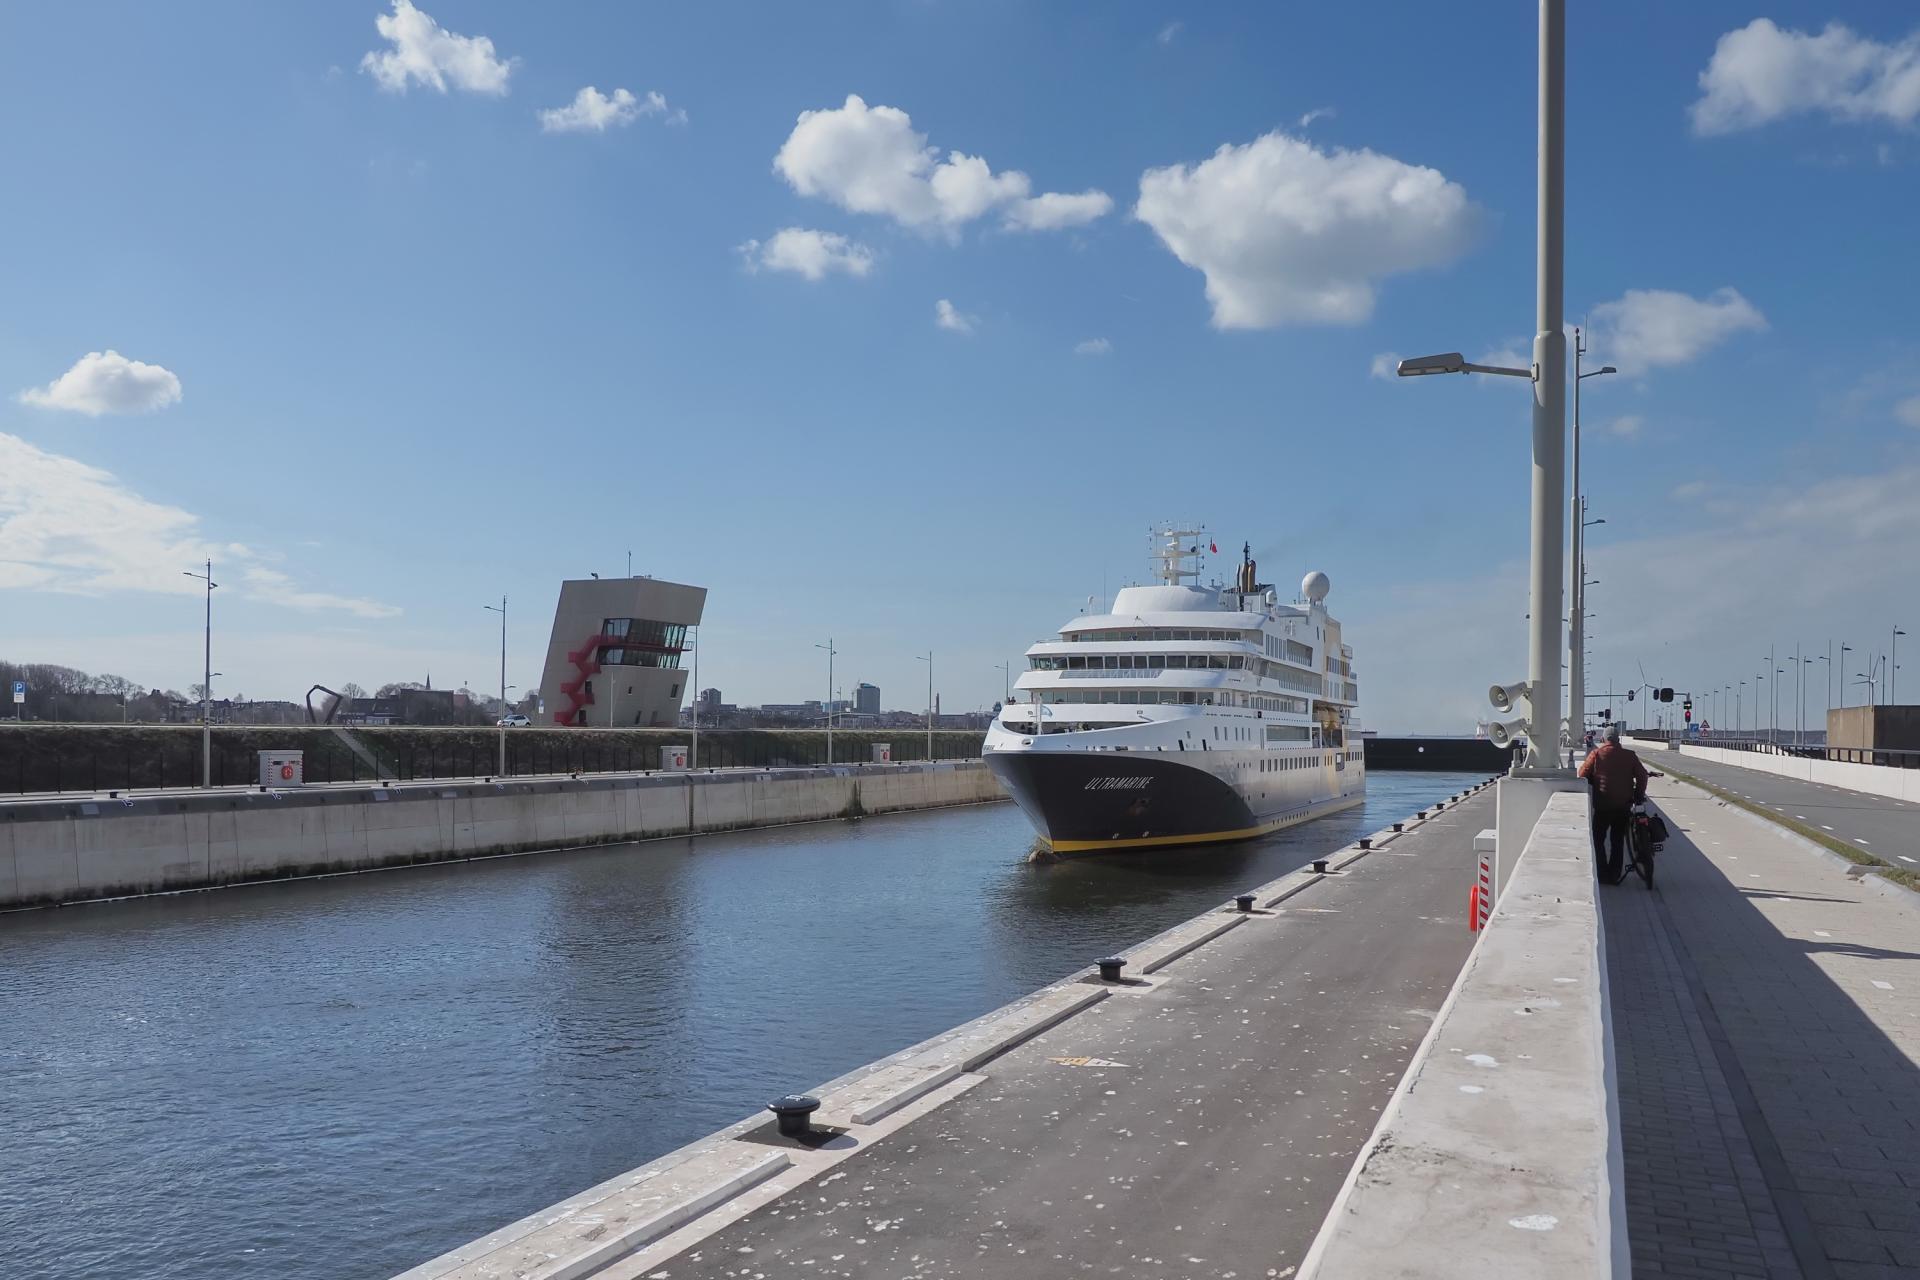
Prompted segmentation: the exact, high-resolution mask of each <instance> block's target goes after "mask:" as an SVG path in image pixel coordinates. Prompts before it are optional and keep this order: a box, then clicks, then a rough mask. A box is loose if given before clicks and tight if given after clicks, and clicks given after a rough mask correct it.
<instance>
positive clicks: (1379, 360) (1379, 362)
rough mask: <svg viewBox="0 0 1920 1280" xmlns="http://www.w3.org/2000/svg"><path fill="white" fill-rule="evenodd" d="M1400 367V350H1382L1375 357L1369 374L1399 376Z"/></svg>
mask: <svg viewBox="0 0 1920 1280" xmlns="http://www.w3.org/2000/svg"><path fill="white" fill-rule="evenodd" d="M1399 369H1400V353H1399V352H1398V351H1382V352H1381V353H1380V354H1379V355H1377V356H1375V357H1374V358H1373V365H1372V367H1371V368H1369V369H1368V370H1367V376H1368V377H1370V378H1395V377H1398V376H1399Z"/></svg>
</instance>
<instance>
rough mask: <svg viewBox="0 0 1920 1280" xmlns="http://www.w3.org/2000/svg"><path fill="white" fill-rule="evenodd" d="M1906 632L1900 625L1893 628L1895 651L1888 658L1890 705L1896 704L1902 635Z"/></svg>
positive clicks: (1888, 701)
mask: <svg viewBox="0 0 1920 1280" xmlns="http://www.w3.org/2000/svg"><path fill="white" fill-rule="evenodd" d="M1905 634H1907V633H1906V632H1904V631H1902V630H1901V629H1900V628H1898V627H1895V628H1894V629H1893V651H1892V653H1891V654H1889V655H1888V658H1887V705H1888V706H1890V707H1891V706H1892V705H1894V697H1893V692H1894V689H1895V687H1896V683H1895V676H1896V674H1897V673H1898V672H1899V670H1900V637H1901V636H1903V635H1905Z"/></svg>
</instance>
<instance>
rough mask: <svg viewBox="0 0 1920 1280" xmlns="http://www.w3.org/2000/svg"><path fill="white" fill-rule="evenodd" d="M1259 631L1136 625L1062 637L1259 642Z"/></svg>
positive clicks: (1079, 640)
mask: <svg viewBox="0 0 1920 1280" xmlns="http://www.w3.org/2000/svg"><path fill="white" fill-rule="evenodd" d="M1260 637H1261V633H1260V632H1258V631H1204V630H1201V629H1199V628H1197V627H1194V628H1187V627H1178V628H1174V627H1145V628H1142V627H1134V628H1132V629H1130V630H1107V631H1076V632H1074V633H1073V634H1072V635H1070V636H1062V637H1061V639H1063V640H1067V641H1069V642H1073V643H1087V642H1091V641H1114V640H1239V641H1242V642H1244V643H1246V644H1259V643H1260Z"/></svg>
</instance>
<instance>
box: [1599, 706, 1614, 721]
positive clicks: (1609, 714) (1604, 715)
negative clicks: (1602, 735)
mask: <svg viewBox="0 0 1920 1280" xmlns="http://www.w3.org/2000/svg"><path fill="white" fill-rule="evenodd" d="M1612 719H1613V708H1612V707H1607V708H1605V709H1604V710H1602V711H1601V712H1600V722H1601V723H1602V724H1605V723H1607V722H1608V721H1610V720H1612Z"/></svg>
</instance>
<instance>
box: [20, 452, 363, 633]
mask: <svg viewBox="0 0 1920 1280" xmlns="http://www.w3.org/2000/svg"><path fill="white" fill-rule="evenodd" d="M199 524H200V521H199V517H197V516H195V515H193V514H191V513H190V512H186V511H182V510H181V509H180V508H178V507H170V506H166V505H164V504H162V503H158V502H149V501H148V500H147V499H145V498H143V497H141V496H140V495H139V494H137V493H135V492H134V491H133V490H131V489H129V488H128V487H127V486H126V485H125V484H123V483H122V482H121V481H120V479H119V478H118V477H116V476H115V475H113V474H112V473H111V472H107V471H103V470H101V469H100V468H98V467H92V466H89V465H87V464H86V463H84V462H80V461H78V460H76V459H73V458H66V457H61V456H60V455H59V454H53V453H48V452H46V451H45V450H42V449H40V448H37V447H36V446H34V445H31V444H29V443H27V442H26V441H25V440H22V439H20V438H19V437H18V436H11V435H6V434H4V433H0V588H6V587H34V588H38V589H40V590H44V591H65V592H74V593H79V594H87V595H98V594H105V593H110V592H116V591H146V592H158V593H162V594H168V595H191V594H193V592H194V591H196V590H198V589H199V588H197V587H196V586H195V584H194V582H193V580H192V579H190V578H188V577H186V576H185V573H184V572H183V571H184V570H186V569H187V568H189V567H190V566H192V565H193V564H194V563H195V562H197V561H204V560H207V559H209V558H210V559H212V560H213V561H214V562H215V569H216V572H215V575H214V576H215V577H216V578H220V579H222V581H221V587H222V590H223V592H225V591H228V590H230V591H232V592H233V593H234V594H235V595H238V596H243V597H248V598H251V599H256V600H262V601H265V602H267V603H269V604H280V605H285V606H287V607H290V608H296V609H307V610H322V609H337V610H342V611H345V612H347V613H351V614H355V615H356V616H359V617H363V618H385V617H391V616H393V615H394V614H397V613H398V612H399V610H398V609H395V608H394V607H393V606H391V605H385V604H381V603H379V602H377V601H373V600H365V599H360V598H357V597H352V596H337V595H329V594H326V593H323V592H310V591H302V590H300V589H299V588H298V587H297V586H295V584H294V583H293V582H292V580H291V579H289V578H288V577H287V576H286V575H285V574H284V573H281V572H279V571H278V570H275V569H272V568H271V567H269V566H267V565H265V564H262V563H261V560H262V556H261V554H260V553H259V552H256V551H254V550H252V549H250V548H248V547H245V546H242V545H239V544H235V543H227V544H215V543H212V542H210V541H209V540H208V539H207V538H205V537H204V536H203V535H202V534H201V533H200V528H199ZM222 564H233V565H235V576H234V577H232V578H229V577H227V575H226V574H224V573H222V572H220V571H219V569H220V566H221V565H222Z"/></svg>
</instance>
